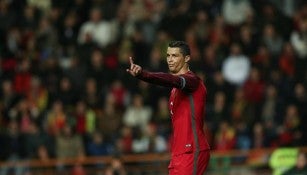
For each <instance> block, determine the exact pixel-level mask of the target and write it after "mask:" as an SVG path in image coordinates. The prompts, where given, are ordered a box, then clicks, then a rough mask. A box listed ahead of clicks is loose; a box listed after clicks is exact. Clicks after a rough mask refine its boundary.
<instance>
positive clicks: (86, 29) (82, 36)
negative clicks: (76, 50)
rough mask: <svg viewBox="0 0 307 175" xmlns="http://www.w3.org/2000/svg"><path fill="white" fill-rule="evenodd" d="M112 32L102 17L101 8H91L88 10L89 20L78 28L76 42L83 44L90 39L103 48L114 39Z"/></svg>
mask: <svg viewBox="0 0 307 175" xmlns="http://www.w3.org/2000/svg"><path fill="white" fill-rule="evenodd" d="M112 33H113V31H111V25H110V23H109V22H108V21H106V20H105V19H103V15H102V14H101V10H100V9H99V8H93V9H91V11H90V20H89V21H87V22H85V23H84V24H82V26H81V28H80V31H79V35H78V42H79V43H80V44H83V43H86V42H88V41H91V40H92V41H94V42H96V43H97V44H98V45H99V46H100V47H101V48H105V47H107V46H108V45H109V44H111V43H112V42H113V40H114V36H113V34H112Z"/></svg>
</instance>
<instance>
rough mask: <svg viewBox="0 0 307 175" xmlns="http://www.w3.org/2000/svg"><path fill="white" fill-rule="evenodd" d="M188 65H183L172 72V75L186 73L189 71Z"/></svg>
mask: <svg viewBox="0 0 307 175" xmlns="http://www.w3.org/2000/svg"><path fill="white" fill-rule="evenodd" d="M189 71H190V69H189V66H186V67H183V68H182V69H180V70H179V71H178V72H176V73H172V74H173V75H182V74H186V73H187V72H189Z"/></svg>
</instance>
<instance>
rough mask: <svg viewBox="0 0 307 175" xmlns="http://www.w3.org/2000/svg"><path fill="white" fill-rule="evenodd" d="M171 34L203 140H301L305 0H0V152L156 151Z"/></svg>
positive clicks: (42, 155) (163, 121) (267, 143)
mask: <svg viewBox="0 0 307 175" xmlns="http://www.w3.org/2000/svg"><path fill="white" fill-rule="evenodd" d="M171 40H184V41H186V42H187V43H188V44H189V45H190V47H191V53H192V55H191V57H192V60H191V63H190V68H191V70H192V71H194V72H195V73H197V74H198V75H199V76H200V77H201V78H202V79H203V81H204V82H205V84H206V86H207V91H208V96H207V97H208V98H207V106H206V117H205V123H206V125H205V127H204V130H205V131H206V133H207V137H208V139H209V141H210V145H211V147H212V149H213V150H219V151H227V150H232V149H253V148H273V147H283V146H304V145H306V144H307V143H306V142H307V130H306V127H307V92H306V90H307V89H306V87H307V3H306V2H305V1H304V0H295V1H294V0H65V1H64V0H0V83H1V91H0V96H1V97H0V160H20V159H32V158H39V159H41V160H48V159H49V158H54V157H56V158H59V159H60V158H67V157H84V156H99V155H121V154H126V153H147V152H166V151H168V149H169V137H170V135H171V125H170V120H169V111H168V93H169V90H170V89H168V88H162V87H159V86H153V85H150V84H147V83H144V82H141V81H138V80H137V79H134V78H132V77H130V76H129V75H127V74H126V72H125V71H126V68H127V67H128V66H129V62H128V58H129V56H132V57H133V58H134V60H135V62H136V63H137V64H140V65H142V66H143V67H144V69H147V70H150V71H163V72H167V65H166V61H165V51H166V48H167V44H168V42H169V41H171Z"/></svg>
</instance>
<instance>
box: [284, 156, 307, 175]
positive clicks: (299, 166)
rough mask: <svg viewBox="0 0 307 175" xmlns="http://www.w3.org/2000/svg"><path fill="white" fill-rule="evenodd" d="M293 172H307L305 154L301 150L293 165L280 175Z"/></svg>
mask: <svg viewBox="0 0 307 175" xmlns="http://www.w3.org/2000/svg"><path fill="white" fill-rule="evenodd" d="M293 174H307V164H306V154H305V153H303V152H300V153H298V155H297V160H296V164H295V166H293V167H291V168H290V169H289V170H287V171H286V172H284V173H282V175H293Z"/></svg>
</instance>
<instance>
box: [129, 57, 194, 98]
mask: <svg viewBox="0 0 307 175" xmlns="http://www.w3.org/2000/svg"><path fill="white" fill-rule="evenodd" d="M127 72H129V73H130V74H131V75H132V76H134V77H136V78H138V79H140V80H143V81H146V82H148V83H152V84H156V85H160V86H164V87H175V88H178V89H182V90H184V91H187V92H192V91H194V90H196V88H197V87H198V84H199V79H198V78H197V77H196V76H195V75H193V74H183V75H178V76H177V75H172V74H169V73H163V72H148V71H145V70H142V67H141V66H139V65H137V64H134V63H133V60H132V58H131V57H130V69H127Z"/></svg>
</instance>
